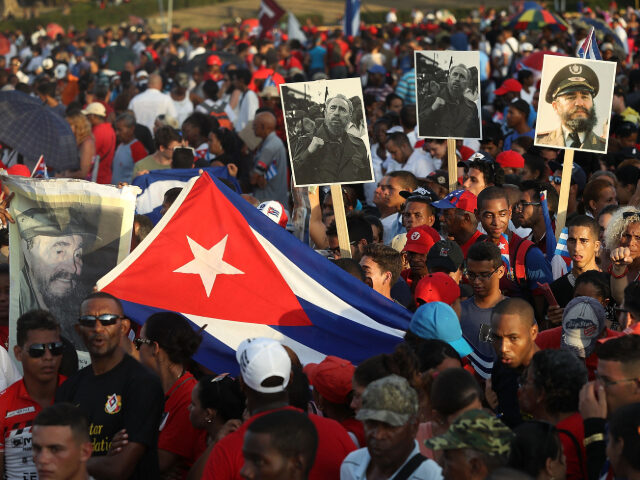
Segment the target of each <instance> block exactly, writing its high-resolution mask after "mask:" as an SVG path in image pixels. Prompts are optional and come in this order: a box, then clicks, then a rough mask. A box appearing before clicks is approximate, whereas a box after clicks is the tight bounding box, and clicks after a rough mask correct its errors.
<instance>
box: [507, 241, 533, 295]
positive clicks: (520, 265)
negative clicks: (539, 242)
mask: <svg viewBox="0 0 640 480" xmlns="http://www.w3.org/2000/svg"><path fill="white" fill-rule="evenodd" d="M534 246H535V244H534V243H533V242H532V241H531V240H527V239H526V238H520V237H516V241H515V242H514V243H512V244H511V245H509V257H510V258H509V260H510V262H511V265H513V273H514V276H515V280H516V283H517V284H518V285H520V284H521V283H523V282H524V281H526V280H527V267H526V265H525V257H526V256H527V252H528V251H529V249H530V248H531V247H534Z"/></svg>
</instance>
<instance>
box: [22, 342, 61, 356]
mask: <svg viewBox="0 0 640 480" xmlns="http://www.w3.org/2000/svg"><path fill="white" fill-rule="evenodd" d="M47 348H48V349H49V351H50V352H51V355H53V356H54V357H58V356H60V355H62V352H63V351H64V343H62V342H51V343H34V344H32V345H31V346H30V347H29V350H27V351H28V352H29V356H30V357H31V358H40V357H42V356H43V355H44V352H45V351H46V349H47Z"/></svg>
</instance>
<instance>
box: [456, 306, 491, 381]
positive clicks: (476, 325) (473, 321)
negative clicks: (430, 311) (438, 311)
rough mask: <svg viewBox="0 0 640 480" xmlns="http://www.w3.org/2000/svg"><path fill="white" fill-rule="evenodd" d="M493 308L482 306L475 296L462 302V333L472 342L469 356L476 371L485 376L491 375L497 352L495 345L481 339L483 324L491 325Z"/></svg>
mask: <svg viewBox="0 0 640 480" xmlns="http://www.w3.org/2000/svg"><path fill="white" fill-rule="evenodd" d="M492 311H493V308H480V307H478V306H477V305H476V304H475V302H474V301H473V297H471V298H468V299H466V300H464V301H463V302H462V303H461V304H460V326H461V327H462V335H463V336H464V338H466V340H467V341H468V342H469V344H471V347H472V348H473V353H472V354H471V355H470V356H469V357H470V360H471V364H472V365H473V368H474V369H475V370H476V372H477V373H478V374H479V375H480V376H481V377H483V378H489V377H490V376H491V368H492V367H493V362H494V360H495V357H496V354H495V351H494V350H493V345H491V343H489V342H484V341H482V340H481V339H480V329H481V327H482V325H487V327H485V328H488V327H489V326H490V325H491V312H492Z"/></svg>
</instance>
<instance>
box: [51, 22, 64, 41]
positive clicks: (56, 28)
mask: <svg viewBox="0 0 640 480" xmlns="http://www.w3.org/2000/svg"><path fill="white" fill-rule="evenodd" d="M58 34H60V35H63V36H64V28H62V27H61V26H60V25H58V24H57V23H50V24H49V25H47V35H48V36H49V38H51V39H52V40H55V38H56V37H57V36H58Z"/></svg>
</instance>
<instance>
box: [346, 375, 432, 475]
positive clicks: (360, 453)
mask: <svg viewBox="0 0 640 480" xmlns="http://www.w3.org/2000/svg"><path fill="white" fill-rule="evenodd" d="M356 418H357V419H358V420H360V421H362V422H363V423H364V434H365V440H366V443H367V446H366V447H365V448H361V449H359V450H356V451H354V452H351V453H350V454H349V455H347V458H345V459H344V461H343V462H342V466H341V467H340V480H366V479H367V478H396V477H402V475H400V472H403V473H406V475H405V476H404V478H409V479H411V480H419V479H420V480H422V479H434V480H435V479H441V478H442V473H441V469H440V467H439V466H438V464H436V463H435V462H434V461H433V460H427V459H426V458H425V457H423V456H422V455H421V454H420V451H419V447H418V442H417V441H416V439H415V438H416V433H417V432H418V422H419V419H418V394H417V393H416V391H415V390H414V389H413V388H412V387H411V385H409V382H407V380H406V379H405V378H403V377H400V376H398V375H389V376H388V377H384V378H381V379H379V380H376V381H375V382H371V383H370V384H369V385H368V386H367V388H366V389H365V391H364V393H363V394H362V408H361V409H360V410H359V411H358V413H357V415H356Z"/></svg>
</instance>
